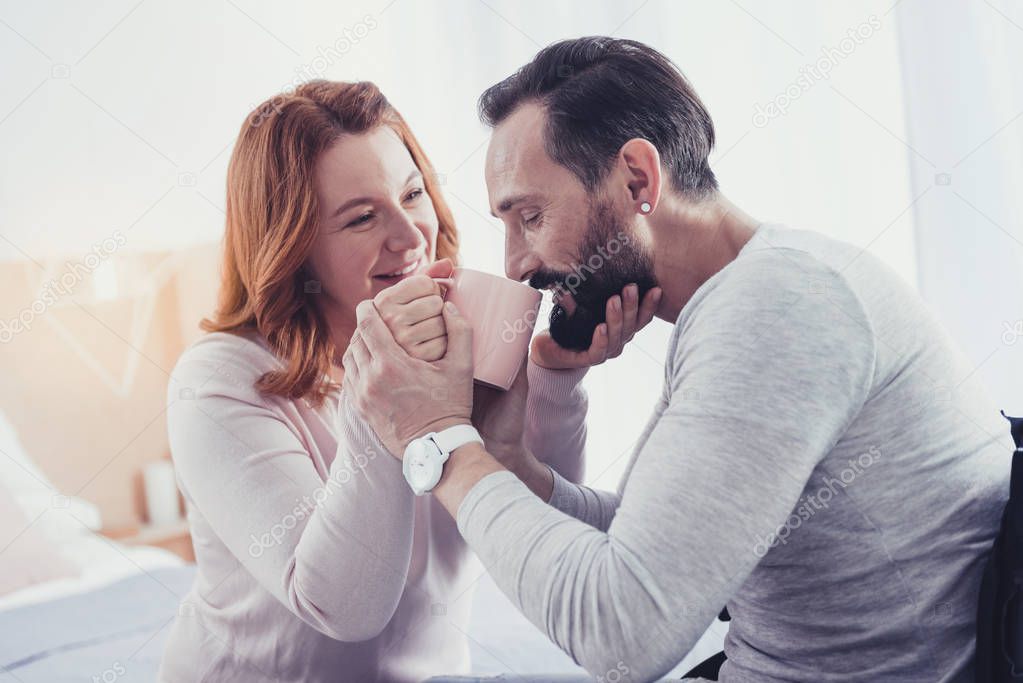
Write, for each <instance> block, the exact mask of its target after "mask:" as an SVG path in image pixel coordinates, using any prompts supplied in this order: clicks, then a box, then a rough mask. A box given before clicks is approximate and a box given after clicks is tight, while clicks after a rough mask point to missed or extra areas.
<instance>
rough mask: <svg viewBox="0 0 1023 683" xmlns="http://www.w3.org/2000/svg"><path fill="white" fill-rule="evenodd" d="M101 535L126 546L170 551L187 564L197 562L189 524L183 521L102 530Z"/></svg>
mask: <svg viewBox="0 0 1023 683" xmlns="http://www.w3.org/2000/svg"><path fill="white" fill-rule="evenodd" d="M100 533H101V534H103V535H104V536H106V537H107V538H110V539H113V540H115V541H117V542H118V543H123V544H125V545H151V546H155V547H157V548H163V549H164V550H169V551H171V552H172V553H174V554H175V555H177V556H178V557H180V558H181V559H183V560H185V561H186V562H195V551H194V550H193V549H192V536H191V535H190V534H189V533H188V522H187V521H186V520H181V521H180V522H175V523H174V524H163V525H159V526H154V525H150V524H139V525H135V526H126V527H117V528H114V529H102V530H101V531H100Z"/></svg>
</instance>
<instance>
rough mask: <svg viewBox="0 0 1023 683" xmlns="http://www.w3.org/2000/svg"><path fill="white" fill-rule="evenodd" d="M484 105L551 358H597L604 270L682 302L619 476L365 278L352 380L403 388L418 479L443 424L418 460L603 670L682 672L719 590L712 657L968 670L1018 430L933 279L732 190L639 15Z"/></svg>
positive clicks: (728, 668) (775, 674) (397, 435)
mask: <svg viewBox="0 0 1023 683" xmlns="http://www.w3.org/2000/svg"><path fill="white" fill-rule="evenodd" d="M481 113H482V116H483V118H484V120H485V121H486V122H487V123H489V124H490V125H492V126H493V137H492V140H491V142H490V148H489V151H488V155H487V168H486V174H487V186H488V189H489V194H490V201H491V205H492V207H493V210H494V212H495V214H496V215H498V216H499V217H500V218H501V219H502V220H503V221H504V224H505V228H506V231H507V244H506V248H507V254H506V267H507V274H508V276H509V277H511V278H514V279H518V280H525V279H529V280H530V281H531V282H532V283H533V284H534V285H537V286H550V285H551V284H554V285H556V286H557V288H558V289H559V295H560V297H559V302H560V306H561V310H559V311H557V312H556V313H555V315H554V318H553V320H552V327H551V332H550V336H551V340H549V341H546V342H543V343H541V344H540V345H539V346H538V347H535V348H534V353H535V354H537V357H544V358H548V359H549V358H551V357H554V356H558V354H559V353H560V356H558V358H557V361H558V362H565V361H571V360H573V359H574V360H576V361H579V362H590V361H592V360H594V359H592V358H591V357H590V356H588V355H587V354H588V353H589V352H588V351H580V350H578V349H579V348H580V347H584V346H586V343H585V341H582V340H585V339H587V338H588V336H589V335H590V333H591V332H592V334H593V336H592V340H593V341H594V342H597V343H599V344H601V345H603V344H606V343H607V342H606V340H605V339H603V337H604V336H606V334H607V329H608V328H607V322H606V321H605V318H606V317H607V314H606V312H602V310H601V306H600V304H601V303H602V300H601V297H604V300H606V298H607V297H610V296H611V295H612V294H613V293H614V292H616V291H618V290H620V288H621V287H622V286H623V285H624V284H626V283H628V282H635V283H637V284H638V285H640V289H641V290H642V289H645V290H646V291H652V288H653V287H654V286H657V287H659V288H660V289H661V290H662V293H661V296H660V299H659V300H658V302H657V304H656V311H655V312H656V316H657V317H658V318H660V319H662V320H666V321H669V322H672V323H674V325H675V329H674V334H673V335H672V338H671V341H670V344H669V350H668V355H667V360H666V376H665V385H664V389H663V394H662V396H661V399H660V401H659V403H658V405H657V407H656V410H655V412H654V414H653V415H652V417H651V418H650V421H649V424H648V425H647V427H646V429H645V430H644V432H643V434H642V435H641V437H640V439H639V441H638V444H637V446H636V449H635V452H634V453H633V455H632V459H631V462H630V464H629V467H628V469H627V471H626V474H625V476H624V478H623V479H622V482H621V484H620V486H619V489H618V491H617V492H616V493H610V492H604V491H596V490H593V489H590V488H587V487H585V486H578V485H575V484H571V483H569V482H567V481H565V480H563V479H561V478H560V477H558V476H557V475H556V474H553V473H552V472H551V471H550V470H549V469H546V468H543V467H541V466H539V465H537V463H536V462H535V460H534V459H532V458H531V457H530V455H529V454H528V453H525V452H524V451H523V449H522V448H521V446H519V444H518V434H520V433H521V415H520V414H521V408H519V407H518V406H520V405H521V401H522V398H523V388H522V387H521V386H519V387H516V388H513V390H512V391H510V392H508V393H507V394H505V395H502V396H500V397H498V398H496V399H495V398H494V397H493V396H490V395H487V396H482V395H481V396H478V397H477V399H476V406H475V410H476V413H475V415H474V414H473V394H472V389H471V362H470V357H471V351H470V349H471V346H470V342H471V333H470V331H469V329H468V325H467V323H466V321H465V320H464V319H462V318H461V317H460V316H459V315H458V314H457V312H456V311H453V310H450V308H449V309H447V310H446V311H445V313H444V315H445V319H446V321H447V325H448V352H447V355H446V356H445V358H443V359H441V360H440V361H438V362H437V363H433V364H428V363H423V362H417V361H415V360H414V359H410V358H409V357H408V356H406V355H405V354H404V353H403V352H402V351H401V350H400V348H399V347H398V346H397V345H396V344H395V343H394V341H393V339H392V338H391V336H390V333H389V332H388V330H387V328H386V325H385V324H384V323H383V322H382V321H381V320H380V318H379V316H378V315H377V314H376V312H375V309H374V307H373V305H372V302H363V304H361V305H360V307H359V317H360V327H359V333H358V334H357V335H356V339H355V340H354V341H353V343H352V348H351V349H349V352H348V354H347V355H346V357H345V367H346V369H348V370H349V372H348V374H349V375H350V380H351V381H348V382H347V391H350V392H352V394H353V396H354V398H355V400H357V401H359V402H360V403H363V404H369V403H371V402H372V403H373V404H375V405H381V404H386V405H390V406H391V411H390V412H391V415H392V416H393V419H391V420H387V419H380V418H378V419H377V420H376V421H375V422H373V426H374V428H375V429H376V430H377V433H378V434H379V435H380V436H381V438H382V439H383V440H384V443H385V444H386V445H387V446H388V447H389V449H391V450H392V452H393V453H396V454H399V455H400V454H402V453H405V458H406V465H407V467H406V469H411V470H412V474H411V475H409V476H410V477H412V479H411V480H415V477H416V476H417V475H416V474H415V472H420V473H422V472H425V471H426V469H428V467H427V465H428V464H429V463H430V460H429V455H428V453H430V452H433V451H431V450H430V449H431V448H432V449H434V450H435V451H436V452H438V453H442V452H447V451H452V452H451V453H450V457H449V458H448V460H447V462H446V463H444V464H443V467H442V469H438V470H437V474H436V477H439V482H438V483H436V485H432V482H429V483H428V485H426V486H425V487H420V488H431V486H432V491H433V495H435V496H436V497H437V498H438V499H439V500H440V502H441V503H442V504H443V505H444V506H445V507H446V509H447V510H448V511H449V512H450V513H451V514H452V515H454V516H455V517H456V518H457V521H458V524H459V529H460V530H461V532H462V534H463V536H464V537H465V538H466V539H467V541H468V542H469V544H470V545H471V546H472V548H473V549H474V550H475V551H476V553H477V554H478V555H479V557H480V558H481V559H482V561H483V563H484V564H485V565H486V566H487V568H488V569H489V571H490V573H491V574H492V576H493V578H494V580H495V581H496V582H497V584H498V585H499V586H500V587H501V588H502V589H503V590H504V591H505V592H506V593H507V594H508V595H509V596H510V597H511V599H512V600H513V601H514V603H515V604H516V606H517V607H518V608H519V609H520V610H521V611H522V612H523V613H524V614H525V615H526V616H527V617H528V618H529V619H530V620H531V621H532V622H533V623H534V624H536V625H537V626H538V627H539V628H541V629H543V630H544V631H545V632H546V633H547V635H548V636H549V637H550V638H551V639H552V640H553V641H554V642H555V643H557V644H558V645H559V646H560V647H561V648H562V649H564V650H565V651H566V652H568V653H569V654H570V655H571V656H572V657H573V658H574V659H575V660H576V661H577V662H579V663H580V664H581V665H582V666H584V667H585V668H586V669H587V671H589V672H590V673H591V674H592V675H594V676H595V677H597V678H598V680H601V679H602V680H650V679H654V678H656V677H657V676H660V675H661V674H663V673H664V672H666V671H669V670H670V669H671V668H672V667H673V666H674V665H675V664H676V663H677V662H679V661H680V660H681V659H682V657H683V656H684V655H685V654H686V653H687V651H688V650H689V649H690V648H691V647H692V645H693V644H694V643H695V642H696V640H697V639H698V638H699V636H700V635H701V634H702V633H703V632H704V630H705V629H706V628H707V626H708V625H709V624H710V623H711V621H712V620H713V619H714V617H715V615H717V614H718V612H719V611H720V609H721V607H722V606H723V605H726V604H727V607H728V611H729V612H730V614H731V616H732V621H731V624H730V629H729V633H728V637H727V640H726V644H725V651H726V654H727V656H728V659H727V661H726V662H725V664H724V665H723V666H722V668H721V677H720V680H723V681H758V682H763V681H793V680H795V681H850V680H857V681H861V680H862V681H866V680H870V681H969V680H972V670H973V661H972V658H973V651H974V627H975V614H976V600H977V593H978V586H979V582H980V576H981V570H982V564H983V561H984V559H985V557H986V555H987V553H988V549H989V546H990V544H991V542H992V540H993V538H994V536H995V532H996V529H997V525H998V518H999V514H1000V511H1001V509H1002V506H1003V505H1004V503H1005V500H1006V498H1007V495H1008V471H1009V470H1008V464H1009V463H1008V461H1007V459H1006V455H1007V454H1008V453H1010V452H1011V450H1012V449H1011V445H1010V442H1009V440H1008V438H1007V437H1006V436H1005V430H1004V427H1003V425H1002V424H1001V418H1000V417H999V415H998V413H997V411H996V410H994V409H993V407H992V406H990V405H989V404H988V402H987V399H986V398H985V396H984V394H983V392H982V391H981V390H980V389H978V388H976V386H975V382H974V381H972V380H971V375H972V372H973V368H972V367H971V366H970V365H969V364H968V363H967V362H966V361H965V360H964V359H963V358H962V357H961V356H960V354H959V353H958V352H957V351H956V350H955V349H954V348H953V345H952V343H951V342H950V340H949V338H948V336H947V335H946V334H945V332H944V331H943V330H942V329H941V328H940V326H939V325H938V324H937V323H936V321H935V320H934V318H933V317H932V316H931V314H930V313H929V312H928V311H927V310H926V308H925V307H924V305H923V304H922V302H921V301H920V300H919V298H918V297H917V296H916V294H915V293H914V292H913V291H912V290H911V289H910V288H909V287H908V286H907V285H906V284H905V283H903V282H902V281H901V280H900V279H899V278H898V277H897V276H896V275H895V274H894V273H893V272H892V271H891V270H889V269H888V268H886V267H885V266H883V265H882V264H881V263H880V262H879V261H877V260H876V259H875V258H873V257H872V256H871V255H869V254H867V253H865V252H864V251H863V250H860V249H858V248H855V247H852V246H850V245H846V244H843V243H840V242H836V241H833V240H830V239H827V238H825V237H822V236H820V235H817V234H814V233H811V232H803V231H796V230H789V229H786V228H782V227H780V226H773V225H765V224H758V223H757V221H755V220H753V219H752V218H750V217H749V216H747V215H745V214H744V213H742V212H741V211H739V210H738V209H737V208H736V207H735V206H734V205H732V204H731V203H729V202H728V200H726V199H725V197H724V196H723V195H722V194H721V193H720V192H719V191H718V188H717V183H716V180H715V178H714V175H713V173H712V172H711V170H710V167H709V165H708V163H707V157H708V154H709V152H710V150H711V147H712V145H713V140H714V137H713V136H714V133H713V126H712V124H711V120H710V118H709V116H708V114H707V112H706V110H705V109H704V107H703V105H702V104H701V102H700V100H699V99H698V98H697V96H696V94H695V93H694V92H693V90H692V88H691V87H690V85H689V84H688V82H687V81H686V80H685V78H684V77H683V76H682V75H681V73H679V72H678V70H677V68H676V67H675V66H674V65H673V64H671V62H669V61H668V60H667V58H665V57H664V56H663V55H661V54H660V53H658V52H656V51H655V50H653V49H651V48H649V47H647V46H644V45H642V44H640V43H636V42H632V41H626V40H615V39H611V38H602V37H595V38H581V39H577V40H569V41H564V42H561V43H557V44H554V45H552V46H550V47H548V48H546V49H544V50H542V51H541V52H540V53H539V54H538V55H537V56H536V57H535V58H534V60H533V61H532V62H530V63H529V64H527V65H526V66H525V67H523V68H522V69H520V70H519V71H518V72H517V73H516V74H514V75H513V76H511V77H509V78H508V79H506V80H504V81H502V82H501V83H499V84H497V85H495V86H494V87H492V88H491V89H489V90H488V91H487V92H486V93H484V95H483V97H482V98H481ZM612 238H615V239H618V241H619V243H621V242H625V243H627V244H626V246H625V247H624V248H622V249H620V250H619V252H618V254H617V255H615V256H612V255H611V254H610V251H609V250H607V249H605V252H604V253H605V254H606V255H607V256H608V259H606V261H607V263H606V264H605V265H604V266H603V268H601V269H595V270H594V272H593V273H589V271H586V275H587V278H586V281H585V282H582V283H580V284H578V286H577V287H575V288H566V287H565V286H563V285H564V283H563V282H562V283H559V282H558V281H559V278H565V277H567V276H568V275H569V274H571V273H573V272H575V273H578V272H579V271H578V269H577V268H576V267H575V266H577V265H578V264H581V263H586V262H588V261H589V259H590V257H591V254H592V253H593V250H594V249H595V248H596V247H598V246H601V245H605V244H607V242H608V241H609V240H610V239H612ZM577 279H580V278H577ZM566 290H570V291H566ZM639 294H643V292H642V291H641V292H639ZM555 343H556V344H558V345H560V346H562V347H567V348H562V349H561V350H560V351H558V352H556V351H554V350H553V348H552V345H554V344H555ZM569 349H573V350H569ZM597 360H600V359H597ZM566 364H571V363H566ZM374 414H375V415H381V414H382V413H381V412H380V411H372V412H371V413H370V414H369V415H367V417H369V419H370V420H371V421H372V420H373V417H372V416H373V415H374ZM473 420H475V423H476V425H477V426H478V427H480V429H481V430H483V431H484V437H485V441H486V447H484V446H483V445H482V444H480V443H477V442H474V441H472V434H471V432H472V430H471V429H470V428H469V427H468V426H467V425H470V424H471V423H472V422H473ZM453 426H454V429H449V428H451V427H453ZM430 432H437V433H440V434H442V435H445V436H442V437H438V439H437V441H436V443H435V442H434V441H433V440H431V438H424V435H426V434H427V433H430ZM410 443H411V445H409V444H410ZM449 447H450V448H449ZM406 449H408V450H407V451H406ZM424 453H426V454H427V455H424ZM495 456H498V457H495ZM505 465H507V468H506V466H505ZM416 468H420V469H419V470H417V469H416ZM508 469H510V470H512V471H514V472H515V474H513V473H512V472H511V471H508ZM424 476H425V475H424ZM428 478H429V477H428V476H427V479H428ZM421 479H422V478H421V477H420V480H421Z"/></svg>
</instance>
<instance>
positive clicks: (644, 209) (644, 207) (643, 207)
mask: <svg viewBox="0 0 1023 683" xmlns="http://www.w3.org/2000/svg"><path fill="white" fill-rule="evenodd" d="M651 208H653V207H651V206H650V202H643V203H642V204H640V205H639V210H640V211H641V212H642V213H650V209H651Z"/></svg>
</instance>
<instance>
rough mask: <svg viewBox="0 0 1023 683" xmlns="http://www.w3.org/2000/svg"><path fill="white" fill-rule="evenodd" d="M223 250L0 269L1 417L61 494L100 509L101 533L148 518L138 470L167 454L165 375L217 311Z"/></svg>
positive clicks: (116, 256) (214, 247)
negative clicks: (0, 333)
mask: <svg viewBox="0 0 1023 683" xmlns="http://www.w3.org/2000/svg"><path fill="white" fill-rule="evenodd" d="M219 251H220V248H219V245H209V246H202V247H196V248H191V249H187V250H181V251H176V252H154V253H135V254H122V253H117V252H115V253H113V254H110V255H109V256H107V258H106V259H105V260H104V261H103V263H102V264H101V265H100V266H99V267H98V268H93V269H89V268H88V265H91V264H94V263H95V259H92V260H91V263H90V262H85V261H84V260H82V259H80V258H79V259H59V260H54V261H52V262H46V263H35V262H29V261H24V262H16V263H3V264H0V282H3V283H4V286H3V287H2V288H0V320H2V321H3V322H4V323H7V324H8V328H7V333H5V334H4V336H3V338H2V339H0V341H6V343H4V344H2V345H0V351H2V353H0V377H3V385H2V389H0V410H2V411H3V412H4V413H5V414H6V415H7V417H8V419H9V420H10V422H11V423H12V424H13V425H14V428H15V429H16V430H17V432H18V436H19V438H20V440H21V443H22V445H23V447H24V448H25V450H26V452H27V453H28V454H29V456H30V457H32V458H33V459H34V460H35V461H36V462H37V463H38V465H39V467H40V468H41V469H42V470H43V471H44V472H45V473H46V474H47V475H48V476H49V477H50V478H51V479H52V480H53V482H54V483H55V484H56V485H57V487H58V488H59V489H60V490H61V492H62V493H65V494H67V495H76V496H79V497H81V498H85V499H86V500H89V501H90V502H92V503H94V504H96V505H97V506H98V507H99V508H100V510H101V512H102V513H103V521H104V525H106V526H112V527H116V526H124V525H131V524H138V523H140V522H143V521H144V509H145V507H144V501H143V499H142V485H141V469H142V467H143V466H144V465H145V464H146V463H148V462H150V461H152V460H154V459H158V458H161V457H165V456H166V455H167V450H168V448H167V426H166V421H165V415H164V403H165V395H166V389H167V381H168V377H169V375H170V372H171V370H172V369H173V367H174V363H175V362H176V360H177V358H178V356H179V355H180V353H181V352H182V350H183V349H184V348H185V347H186V346H187V345H188V344H190V343H191V342H192V341H193V340H194V339H195V338H196V337H198V336H199V335H200V334H201V332H200V330H199V328H198V323H199V320H200V319H201V318H202V317H203V316H205V315H208V314H209V313H210V312H211V311H212V309H213V304H214V301H215V298H216V289H217V286H218V283H219V276H218V269H219ZM68 273H71V275H69V274H68ZM64 285H69V286H64ZM15 318H18V319H19V322H18V323H15V324H14V325H12V324H11V322H12V321H13V320H14V319H15ZM2 329H4V328H2V327H0V330H2Z"/></svg>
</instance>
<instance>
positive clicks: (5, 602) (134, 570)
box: [0, 536, 185, 611]
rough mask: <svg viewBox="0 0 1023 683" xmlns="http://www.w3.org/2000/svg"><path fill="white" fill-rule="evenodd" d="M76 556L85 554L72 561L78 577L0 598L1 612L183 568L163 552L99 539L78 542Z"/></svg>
mask: <svg viewBox="0 0 1023 683" xmlns="http://www.w3.org/2000/svg"><path fill="white" fill-rule="evenodd" d="M76 552H84V553H85V555H76V557H75V559H76V561H78V560H81V561H82V562H83V564H82V565H81V566H82V574H81V575H80V576H77V577H75V578H70V579H58V580H56V581H47V582H46V583H40V584H36V585H34V586H29V587H27V588H23V589H22V590H19V591H15V592H14V593H9V594H7V595H3V596H0V611H3V610H8V609H12V608H14V607H22V606H24V605H31V604H35V603H41V602H46V601H48V600H55V599H57V598H62V597H66V596H69V595H75V594H78V593H85V592H87V591H91V590H95V589H97V588H102V587H103V586H107V585H109V584H111V583H113V582H115V581H117V580H118V579H122V578H125V577H127V576H132V575H134V574H139V573H143V572H149V571H152V570H155V569H162V568H164V567H180V566H181V565H183V564H185V563H184V561H183V560H182V559H181V558H179V557H178V556H177V555H175V554H174V553H171V552H168V551H166V550H163V549H162V548H152V547H149V546H126V545H122V544H120V543H116V542H114V541H111V540H109V539H106V538H102V537H100V536H92V537H91V539H86V540H80V541H79V542H78V548H77V549H76Z"/></svg>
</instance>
